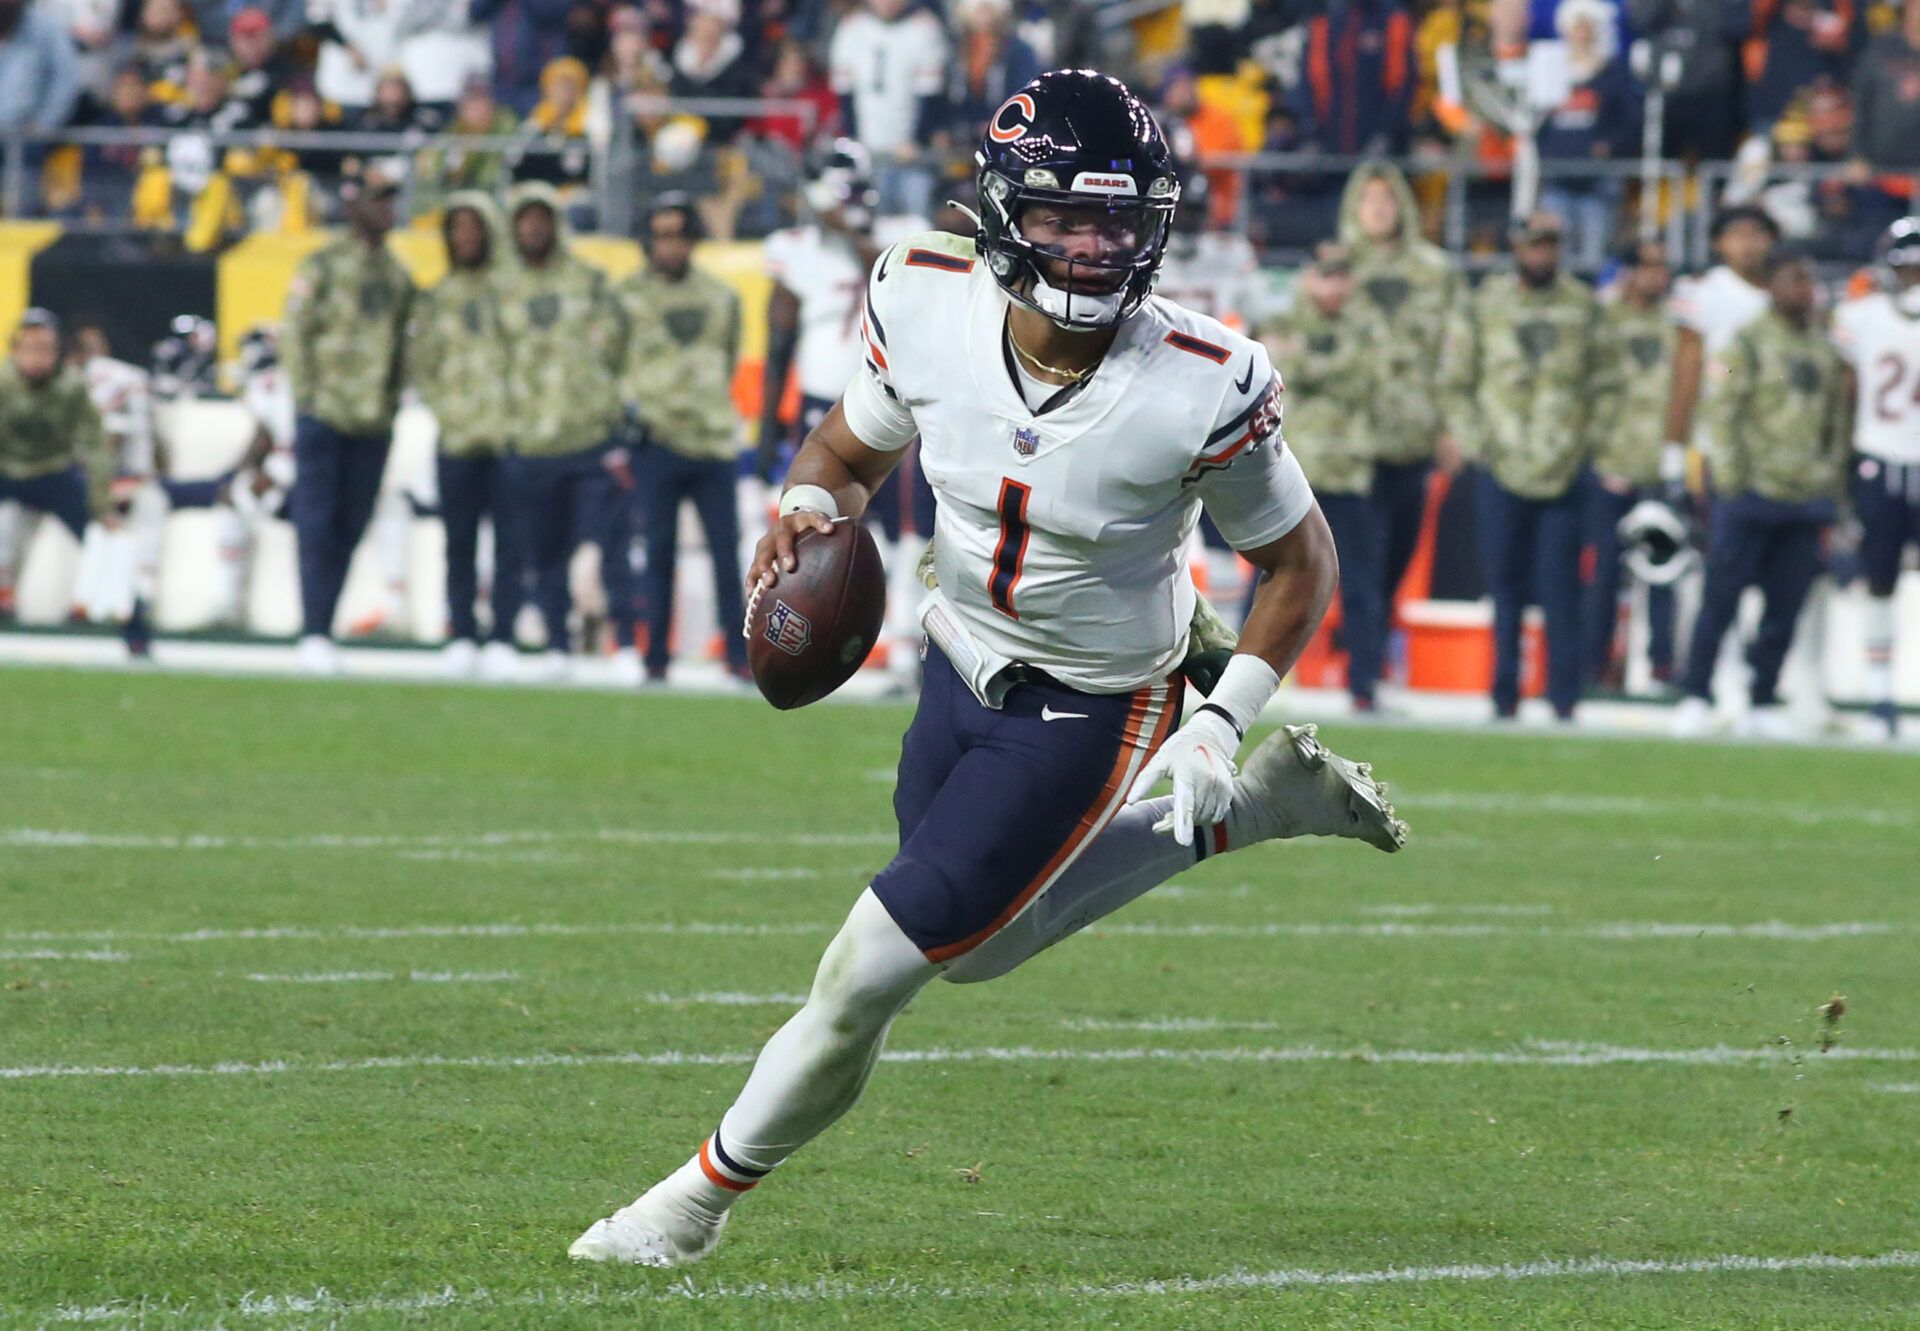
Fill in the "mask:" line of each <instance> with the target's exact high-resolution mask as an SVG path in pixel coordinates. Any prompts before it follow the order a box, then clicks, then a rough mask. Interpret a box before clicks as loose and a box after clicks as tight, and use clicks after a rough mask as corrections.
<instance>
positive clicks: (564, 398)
mask: <svg viewBox="0 0 1920 1331" xmlns="http://www.w3.org/2000/svg"><path fill="white" fill-rule="evenodd" d="M507 224H508V228H509V231H510V233H511V235H512V237H513V244H514V249H515V252H516V254H517V255H518V258H519V262H518V263H517V264H514V265H512V266H511V267H510V268H509V269H507V270H504V271H503V272H502V274H501V278H500V282H501V286H500V321H501V327H502V329H503V330H504V332H505V335H506V339H507V345H508V347H509V349H510V352H511V356H512V366H513V368H512V371H511V374H512V382H511V385H510V389H509V398H510V400H511V401H512V402H513V404H514V415H513V428H514V438H513V439H512V440H511V444H512V450H513V451H512V452H511V453H509V454H508V460H507V475H508V481H509V492H510V494H511V496H512V502H513V506H514V519H515V521H516V522H517V523H518V524H519V536H518V538H517V539H518V540H519V542H520V545H519V548H520V550H521V551H522V552H523V554H524V556H525V558H526V560H527V564H528V567H529V568H530V569H531V571H532V574H533V582H534V598H535V600H536V601H537V603H538V604H539V607H540V617H541V618H542V620H544V621H545V623H546V628H547V661H546V674H547V675H548V676H549V677H550V678H560V677H563V676H564V675H565V674H566V673H567V669H568V656H569V653H570V650H571V647H572V639H571V635H570V632H569V629H568V623H567V621H568V617H569V615H570V614H571V612H572V608H573V594H572V591H571V589H570V588H569V586H568V582H567V566H568V564H569V563H570V562H571V560H572V558H573V551H574V548H575V546H576V545H578V544H579V542H580V541H582V540H587V539H591V540H593V541H594V542H595V544H597V545H598V546H599V547H600V577H601V581H602V582H603V583H604V584H605V586H606V590H607V617H608V619H609V620H610V621H611V622H612V624H613V626H614V635H615V642H616V648H617V650H618V651H619V652H622V653H624V655H623V656H621V657H620V658H619V669H620V670H621V672H622V674H623V675H625V676H626V677H628V678H631V679H634V680H636V681H637V680H638V678H639V675H640V661H639V654H638V652H637V651H636V650H635V649H634V625H635V622H636V618H637V616H636V605H635V600H634V589H633V565H632V543H633V522H632V512H633V475H632V472H631V470H630V469H629V467H628V463H627V459H626V458H625V457H624V456H623V455H622V454H621V453H620V452H617V451H615V450H614V449H612V448H611V447H610V446H609V441H610V439H611V436H612V435H613V433H614V431H615V429H616V428H617V427H618V425H619V422H620V415H621V412H620V392H619V374H620V369H621V360H622V357H623V354H624V352H625V342H626V317H625V315H624V313H623V312H622V310H621V307H620V303H619V301H618V300H616V299H615V297H614V293H613V285H612V283H610V282H609V281H608V280H607V276H606V274H605V273H603V272H601V271H600V270H599V269H598V268H595V267H594V266H593V265H592V264H589V263H588V262H586V260H584V259H581V258H579V257H578V256H576V255H575V254H574V253H573V250H572V247H571V246H570V245H569V244H568V243H567V241H566V237H565V217H564V215H563V212H562V206H561V202H560V196H559V194H558V193H557V192H556V191H555V190H554V188H553V186H551V185H548V184H546V183H544V182H540V181H528V182H525V183H522V184H519V185H516V186H514V187H513V189H512V190H511V191H510V192H509V193H508V195H507ZM582 646H585V644H582Z"/></svg>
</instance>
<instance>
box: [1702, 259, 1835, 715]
mask: <svg viewBox="0 0 1920 1331" xmlns="http://www.w3.org/2000/svg"><path fill="white" fill-rule="evenodd" d="M1766 270H1767V286H1768V293H1769V298H1770V303H1769V307H1768V310H1767V312H1766V313H1765V314H1763V315H1761V316H1760V317H1759V318H1758V319H1756V320H1754V321H1753V322H1752V323H1751V324H1749V325H1747V327H1746V328H1744V329H1742V330H1741V332H1740V333H1739V334H1738V335H1737V336H1735V338H1734V339H1733V342H1732V344H1731V345H1730V346H1729V347H1728V349H1727V352H1726V355H1725V357H1724V359H1725V363H1726V372H1725V380H1724V382H1723V383H1722V384H1721V385H1720V387H1719V388H1718V389H1717V390H1716V391H1715V393H1714V396H1713V399H1712V401H1711V402H1710V404H1709V410H1710V412H1711V413H1712V415H1713V418H1714V424H1713V433H1714V446H1715V447H1714V470H1713V487H1714V492H1715V494H1716V495H1717V496H1718V502H1716V503H1715V504H1714V506H1713V534H1712V538H1711V540H1710V541H1709V543H1708V554H1707V579H1706V586H1705V588H1704V589H1703V591H1702V593H1701V599H1700V613H1699V616H1698V618H1697V619H1696V620H1695V621H1694V626H1693V638H1692V640H1691V641H1690V643H1689V644H1688V647H1687V673H1686V680H1685V685H1684V687H1685V690H1686V699H1685V700H1684V701H1683V702H1682V703H1681V705H1680V707H1679V708H1678V709H1676V711H1675V713H1674V718H1673V726H1674V731H1675V733H1676V734H1681V735H1697V734H1700V733H1703V732H1704V731H1705V730H1706V728H1707V724H1708V718H1709V717H1710V715H1711V711H1712V702H1711V699H1712V697H1713V672H1714V666H1715V665H1716V664H1717V662H1718V659H1719V655H1720V641H1721V639H1722V638H1723V637H1724V636H1725V635H1726V632H1727V630H1728V629H1729V628H1730V627H1732V625H1733V620H1734V614H1735V612H1736V611H1737V610H1738V609H1739V605H1740V597H1741V594H1742V593H1744V592H1745V591H1746V589H1747V588H1748V587H1750V586H1758V587H1759V588H1760V590H1761V593H1762V595H1763V597H1764V599H1765V609H1764V610H1763V611H1762V613H1761V616H1760V626H1759V629H1758V630H1757V631H1756V632H1755V634H1754V636H1753V641H1752V644H1751V645H1750V646H1749V648H1748V651H1747V662H1748V664H1749V665H1750V666H1751V667H1752V671H1753V673H1752V677H1751V680H1750V683H1749V695H1748V696H1749V701H1750V703H1751V705H1752V709H1753V710H1752V713H1751V715H1750V717H1749V724H1750V726H1751V727H1752V732H1753V733H1754V734H1757V735H1760V736H1762V737H1765V738H1782V737H1784V736H1785V734H1786V733H1787V723H1786V717H1785V710H1784V709H1783V708H1782V707H1781V706H1780V695H1779V683H1780V668H1781V666H1782V664H1783V663H1784V662H1785V661H1786V656H1787V649H1788V648H1789V647H1790V646H1792V645H1793V631H1794V626H1795V625H1796V624H1797V623H1798V621H1799V619H1800V611H1801V609H1802V607H1804V606H1805V604H1806V600H1807V593H1808V592H1809V591H1810V590H1811V589H1812V587H1813V580H1814V577H1815V576H1816V575H1817V574H1818V573H1819V571H1820V542H1821V537H1822V535H1823V534H1824V533H1825V531H1826V529H1827V527H1829V526H1830V525H1832V523H1833V521H1834V519H1835V517H1836V516H1837V513H1836V502H1837V500H1838V499H1839V497H1840V493H1841V488H1842V483H1843V479H1844V477H1845V475H1846V460H1847V457H1848V449H1849V446H1850V443H1851V439H1850V433H1849V431H1848V429H1847V408H1848V394H1847V382H1848V380H1847V372H1846V366H1845V363H1844V362H1843V361H1842V360H1841V358H1840V353H1839V352H1838V351H1836V350H1835V349H1834V347H1833V344H1832V342H1831V341H1829V340H1828V337H1827V334H1826V330H1825V329H1824V328H1823V327H1822V326H1821V324H1820V322H1819V320H1817V319H1816V318H1815V302H1816V297H1817V294H1818V289H1817V288H1816V286H1815V284H1814V279H1813V266H1812V263H1811V262H1810V261H1809V260H1808V258H1807V257H1806V254H1805V252H1804V251H1801V250H1799V249H1798V248H1797V247H1795V246H1794V245H1793V244H1792V243H1791V242H1789V243H1786V244H1782V245H1776V246H1775V247H1774V248H1773V251H1772V252H1771V253H1770V254H1769V255H1768V257H1767V261H1766Z"/></svg>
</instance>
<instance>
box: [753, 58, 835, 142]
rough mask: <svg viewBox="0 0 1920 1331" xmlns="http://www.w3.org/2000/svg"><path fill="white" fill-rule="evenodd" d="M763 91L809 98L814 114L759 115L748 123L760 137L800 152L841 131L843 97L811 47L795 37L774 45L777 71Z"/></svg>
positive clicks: (766, 94) (770, 95)
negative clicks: (811, 51)
mask: <svg viewBox="0 0 1920 1331" xmlns="http://www.w3.org/2000/svg"><path fill="white" fill-rule="evenodd" d="M760 95H761V96H762V97H764V98H779V99H781V100H783V101H800V102H805V103H807V104H808V105H809V106H810V107H811V108H812V109H813V114H812V116H811V117H809V116H806V115H803V114H801V113H800V112H797V111H777V112H772V113H769V114H767V115H763V116H758V117H756V118H754V119H753V120H751V121H749V122H748V123H747V132H748V133H749V134H751V135H753V136H755V137H756V138H759V139H762V140H764V141H766V142H768V143H775V144H779V145H781V146H782V147H785V148H787V149H789V150H791V151H792V152H793V153H794V154H796V155H799V154H804V153H805V152H806V151H807V149H808V148H810V147H811V146H812V145H813V144H815V143H818V142H821V141H823V140H829V139H831V138H832V137H833V136H834V135H835V133H837V132H838V131H837V127H838V125H839V123H840V99H839V98H837V97H835V96H834V95H833V87H832V85H831V84H829V83H828V82H827V77H826V75H825V74H823V73H821V72H820V67H819V66H818V65H816V64H814V62H813V57H812V56H810V55H808V54H807V48H806V47H804V46H802V45H801V44H800V43H799V42H797V41H794V40H793V39H792V38H787V39H786V40H784V41H782V42H780V43H779V45H778V46H776V47H775V48H774V52H773V72H772V74H770V75H769V76H768V78H767V81H766V82H765V83H762V84H761V85H760Z"/></svg>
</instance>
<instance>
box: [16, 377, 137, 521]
mask: <svg viewBox="0 0 1920 1331" xmlns="http://www.w3.org/2000/svg"><path fill="white" fill-rule="evenodd" d="M76 464H77V465H79V466H81V467H84V468H86V472H87V505H88V507H89V508H90V509H92V511H93V513H94V514H95V515H96V516H98V515H99V514H100V513H102V512H104V511H105V510H106V507H107V488H108V486H110V485H111V484H112V483H113V449H112V447H111V446H110V445H109V444H108V442H107V434H106V430H105V429H104V428H103V427H102V426H101V424H100V412H99V410H98V409H97V408H96V407H95V406H94V405H93V399H92V398H91V397H89V396H87V382H86V380H85V379H83V378H81V377H80V373H79V371H77V370H67V369H62V370H58V371H56V372H55V373H54V375H53V377H52V378H50V379H48V380H47V381H46V382H45V383H42V384H38V385H35V384H30V383H28V382H27V381H26V379H25V378H23V377H22V376H21V374H20V371H19V370H17V369H15V368H14V364H13V362H12V361H11V360H7V361H0V476H5V477H7V478H8V479H10V480H16V481H24V480H30V479H32V478H33V477H35V476H48V475H51V474H53V473H54V472H60V471H65V470H66V469H67V468H69V467H72V466H74V465H76Z"/></svg>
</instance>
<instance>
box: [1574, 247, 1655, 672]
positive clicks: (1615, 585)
mask: <svg viewBox="0 0 1920 1331" xmlns="http://www.w3.org/2000/svg"><path fill="white" fill-rule="evenodd" d="M1624 269H1625V271H1624V274H1623V276H1622V277H1621V280H1620V290H1619V297H1620V298H1619V299H1618V300H1616V301H1614V302H1613V304H1611V305H1609V306H1607V307H1606V312H1605V314H1604V315H1603V317H1604V318H1605V320H1606V340H1605V343H1604V346H1605V351H1604V353H1603V354H1604V355H1606V356H1607V357H1608V358H1609V359H1610V360H1611V362H1612V365H1611V367H1610V368H1609V369H1608V370H1607V371H1606V374H1605V378H1606V380H1607V382H1609V383H1614V384H1618V385H1620V388H1619V391H1618V392H1616V393H1613V394H1611V395H1609V396H1608V398H1606V399H1605V400H1604V401H1599V402H1596V403H1595V404H1594V410H1595V419H1594V423H1593V438H1594V458H1593V473H1594V475H1593V484H1591V485H1590V486H1588V487H1587V494H1586V499H1585V504H1584V511H1585V522H1586V542H1587V544H1588V545H1590V546H1592V547H1593V554H1594V566H1593V575H1592V578H1591V580H1590V581H1589V582H1588V583H1587V587H1586V592H1585V599H1584V601H1583V603H1582V605H1581V610H1580V627H1581V632H1582V634H1583V635H1584V636H1585V639H1586V646H1585V649H1584V652H1583V654H1584V656H1585V658H1586V659H1585V671H1586V679H1587V682H1588V683H1589V684H1593V683H1598V684H1602V685H1607V686H1611V687H1613V688H1619V687H1620V685H1621V684H1622V682H1623V680H1624V671H1623V669H1622V668H1621V665H1620V662H1619V657H1618V654H1617V653H1616V652H1615V646H1614V644H1615V639H1616V637H1617V636H1618V635H1617V633H1616V632H1615V630H1616V629H1617V627H1618V624H1619V618H1620V584H1621V560H1622V557H1623V555H1624V553H1625V552H1624V551H1623V550H1622V548H1621V544H1620V519H1622V518H1624V517H1625V516H1626V515H1627V514H1628V513H1629V512H1631V511H1632V509H1633V507H1634V505H1636V504H1638V503H1640V502H1641V501H1643V500H1647V499H1659V498H1662V497H1663V492H1664V487H1663V486H1662V484H1661V480H1660V445H1661V442H1662V441H1663V440H1664V439H1665V438H1666V429H1667V399H1668V396H1669V394H1670V393H1671V390H1672V385H1671V384H1670V383H1669V379H1670V377H1671V375H1672V372H1673V347H1674V342H1675V341H1676V332H1675V329H1674V326H1673V320H1672V318H1671V317H1669V315H1668V313H1667V288H1668V286H1669V284H1670V279H1671V277H1672V274H1671V272H1670V271H1669V270H1668V267H1667V248H1666V246H1665V245H1664V244H1662V243H1661V242H1659V241H1657V240H1649V241H1642V242H1641V243H1640V244H1638V245H1636V246H1634V247H1633V249H1631V250H1630V251H1628V253H1627V255H1626V263H1625V265H1624ZM1673 610H1674V599H1673V588H1672V587H1670V586H1669V587H1649V588H1647V620H1648V626H1649V629H1650V630H1651V638H1652V641H1651V642H1650V643H1649V644H1648V651H1647V655H1648V658H1649V659H1650V661H1651V663H1652V666H1653V677H1654V679H1655V681H1657V682H1659V683H1662V684H1664V683H1666V682H1667V681H1668V680H1670V679H1672V678H1673Z"/></svg>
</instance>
